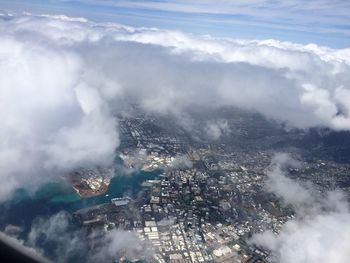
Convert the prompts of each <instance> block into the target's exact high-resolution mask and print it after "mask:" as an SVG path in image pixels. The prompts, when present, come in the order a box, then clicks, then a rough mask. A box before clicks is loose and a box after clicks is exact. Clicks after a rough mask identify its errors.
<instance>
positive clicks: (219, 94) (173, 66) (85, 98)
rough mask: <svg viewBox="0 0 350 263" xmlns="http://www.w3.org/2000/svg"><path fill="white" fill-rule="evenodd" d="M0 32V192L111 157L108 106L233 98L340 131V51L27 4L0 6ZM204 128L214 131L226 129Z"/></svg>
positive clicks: (344, 68)
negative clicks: (47, 11) (40, 9)
mask: <svg viewBox="0 0 350 263" xmlns="http://www.w3.org/2000/svg"><path fill="white" fill-rule="evenodd" d="M0 32H1V34H0V115H1V116H0V117H1V120H2V125H1V128H0V139H1V140H0V168H1V171H2V173H1V179H2V181H3V182H6V183H5V184H2V185H1V187H0V190H1V191H0V193H1V194H0V199H4V197H5V196H7V195H8V194H9V193H10V192H11V191H12V190H13V189H14V188H16V187H18V186H19V185H37V183H38V181H42V180H43V179H45V178H47V177H48V175H51V174H57V173H62V171H67V170H70V169H74V168H75V167H78V166H81V165H86V164H90V165H106V164H110V163H111V161H112V159H113V152H114V150H115V147H117V145H118V134H117V130H116V120H115V115H116V114H117V113H120V112H125V111H127V109H128V106H130V105H135V104H137V105H139V106H140V107H141V109H143V110H145V111H148V112H156V113H166V114H172V115H174V116H176V117H177V118H180V119H181V118H182V117H181V116H186V114H184V112H186V110H188V109H191V108H195V107H197V108H198V107H201V106H203V105H205V106H206V107H221V106H235V107H240V108H243V109H246V110H252V111H257V112H259V113H261V114H263V115H264V116H266V117H268V118H273V119H276V120H279V121H282V122H285V123H287V124H288V125H290V126H293V127H299V128H309V127H314V126H324V127H329V128H332V129H336V130H349V129H350V116H349V110H350V104H349V98H350V90H349V83H350V74H349V72H350V51H349V50H348V49H344V50H333V49H329V48H325V47H318V46H316V45H306V46H302V45H298V44H293V43H285V42H279V41H275V40H266V41H244V40H231V39H213V38H210V37H195V36H192V35H186V34H183V33H181V32H176V31H166V30H158V29H154V28H132V27H127V26H122V25H117V24H110V23H104V24H98V23H93V22H90V21H88V20H86V19H84V18H69V17H66V16H46V15H42V16H35V15H30V14H27V15H21V16H9V15H2V16H1V20H0ZM181 121H186V120H181ZM209 131H210V134H212V136H213V138H216V137H218V136H220V134H222V133H223V132H225V127H224V126H222V125H221V126H217V125H216V126H213V125H211V126H210V125H209ZM38 175H43V176H38Z"/></svg>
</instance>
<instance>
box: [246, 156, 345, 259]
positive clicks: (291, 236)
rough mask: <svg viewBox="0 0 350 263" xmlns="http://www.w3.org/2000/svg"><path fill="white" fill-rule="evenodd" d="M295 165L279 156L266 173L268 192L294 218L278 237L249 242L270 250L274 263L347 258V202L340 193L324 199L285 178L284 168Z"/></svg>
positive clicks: (266, 235)
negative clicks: (290, 207)
mask: <svg viewBox="0 0 350 263" xmlns="http://www.w3.org/2000/svg"><path fill="white" fill-rule="evenodd" d="M290 161H292V162H294V161H293V160H292V159H290V158H289V157H288V156H286V155H278V156H277V158H275V159H274V161H273V164H272V166H273V167H272V168H273V169H272V170H271V171H270V172H268V181H267V187H268V190H269V191H271V192H273V193H275V194H276V195H277V196H278V197H280V198H282V199H283V200H284V202H285V203H286V204H291V205H293V207H294V208H295V211H296V217H295V219H292V220H290V221H288V222H287V223H286V224H285V225H284V226H283V227H282V229H281V231H280V233H279V234H277V235H276V234H274V233H272V232H271V231H267V232H264V233H262V234H256V235H254V236H253V238H252V242H254V243H255V244H257V245H260V246H264V247H266V248H268V249H270V250H271V251H272V253H273V256H274V262H279V263H290V262H305V263H306V262H308V263H316V262H319V263H328V262H334V263H338V262H339V263H340V262H346V261H347V260H348V258H349V256H350V249H349V243H350V227H349V224H348V222H349V220H350V212H349V203H348V202H347V201H346V198H345V196H344V195H343V193H341V192H337V191H335V192H334V191H333V192H328V193H326V194H325V195H324V196H323V195H321V194H320V193H319V192H317V191H316V189H314V188H313V187H312V186H311V185H310V184H308V186H307V187H305V186H302V185H301V184H299V183H297V182H295V181H293V180H291V179H290V178H288V177H287V176H286V175H285V174H284V172H283V169H284V167H285V166H286V165H289V164H290Z"/></svg>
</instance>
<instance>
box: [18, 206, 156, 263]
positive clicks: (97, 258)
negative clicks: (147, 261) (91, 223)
mask: <svg viewBox="0 0 350 263" xmlns="http://www.w3.org/2000/svg"><path fill="white" fill-rule="evenodd" d="M72 220H73V219H72V217H71V216H70V215H69V214H68V213H66V212H63V211H61V212H59V213H57V214H55V215H52V216H51V217H47V218H44V217H38V218H36V219H35V220H34V221H33V224H32V226H31V230H30V233H29V235H28V238H27V240H25V242H24V244H25V245H27V246H29V247H31V248H34V249H35V250H36V251H38V252H39V253H41V254H43V255H44V256H47V257H48V258H50V259H52V260H54V261H55V262H72V261H74V262H75V261H76V260H77V259H78V260H79V262H84V261H86V262H111V261H114V260H116V259H119V258H120V257H121V256H124V255H126V256H128V257H129V258H130V259H132V258H150V257H151V256H152V255H153V251H152V247H151V246H150V244H149V243H147V242H146V241H141V240H140V239H139V237H138V236H137V234H136V233H135V232H128V231H124V230H119V229H113V230H111V231H105V230H103V229H99V230H93V231H87V229H84V228H82V229H76V227H74V224H73V223H72Z"/></svg>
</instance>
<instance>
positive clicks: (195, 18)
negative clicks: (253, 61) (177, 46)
mask: <svg viewBox="0 0 350 263" xmlns="http://www.w3.org/2000/svg"><path fill="white" fill-rule="evenodd" d="M6 2H8V1H6V0H5V3H6ZM15 2H16V3H17V10H18V9H20V4H19V3H18V2H21V1H15ZM22 2H23V1H22ZM30 2H35V3H36V5H37V6H39V5H42V6H43V7H42V8H41V9H39V8H36V10H37V11H38V10H42V12H43V10H45V8H46V10H47V11H51V13H52V12H56V13H57V12H63V13H64V12H67V13H68V14H71V15H72V14H73V15H74V14H85V15H87V16H90V17H92V18H97V19H99V20H105V19H106V18H108V19H116V20H119V21H120V22H124V23H125V22H126V23H129V24H130V23H132V24H133V25H137V26H140V25H141V24H142V23H143V24H144V25H148V26H157V27H171V28H178V29H181V30H187V31H190V32H196V33H210V34H213V35H217V36H218V35H220V36H225V35H226V36H235V37H243V38H246V37H249V38H259V39H262V38H280V39H283V40H291V41H293V42H302V43H306V42H308V43H310V42H315V43H319V44H320V43H326V44H327V45H331V46H342V47H345V46H349V45H350V42H349V40H348V39H349V36H350V27H349V23H350V15H349V12H348V10H350V2H349V1H346V0H335V1H332V0H318V1H302V0H286V1H270V0H253V1H243V0H238V1H228V0H219V1H213V0H202V1H199V0H196V1H185V0H175V1H166V0H132V1H127V0H121V1H119V0H115V1H114V0H98V1H97V0H54V1H51V2H50V4H47V3H43V1H40V0H31V1H30ZM7 5H8V6H11V4H10V3H8V4H7ZM12 5H15V4H12ZM77 5H79V6H77ZM23 6H24V7H25V8H27V9H28V8H29V9H30V7H28V3H23ZM76 8H78V9H79V11H76V10H74V9H76Z"/></svg>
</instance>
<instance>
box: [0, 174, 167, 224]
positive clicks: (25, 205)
mask: <svg viewBox="0 0 350 263" xmlns="http://www.w3.org/2000/svg"><path fill="white" fill-rule="evenodd" d="M160 172H161V171H154V172H142V171H140V172H135V173H133V174H129V175H118V176H115V177H113V178H112V179H111V183H110V185H109V187H108V190H107V192H106V193H104V194H103V195H100V196H95V197H90V198H81V197H80V196H79V195H78V194H77V193H76V192H75V191H74V189H73V188H72V187H70V186H69V185H67V184H66V183H64V182H63V181H62V182H59V181H57V182H50V183H47V184H45V185H43V186H42V187H41V188H40V189H39V190H38V191H37V192H36V193H35V194H34V195H29V194H28V193H27V192H26V191H25V190H24V189H18V190H17V191H16V193H15V195H14V196H13V198H12V199H11V200H10V201H8V202H6V203H3V204H0V211H1V213H0V229H3V228H4V227H5V226H6V225H7V224H14V225H19V226H22V227H23V228H24V229H29V228H30V225H31V223H32V221H33V219H34V218H36V217H38V216H50V215H52V214H55V213H57V212H59V211H61V210H65V211H68V212H70V213H72V212H74V211H76V210H78V209H81V208H84V207H88V206H91V205H96V204H102V203H108V202H110V199H111V198H113V197H122V196H124V195H129V196H133V195H135V194H137V193H138V192H139V191H140V190H141V184H142V182H144V181H145V180H149V179H154V178H155V177H157V176H158V175H159V174H160Z"/></svg>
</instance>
